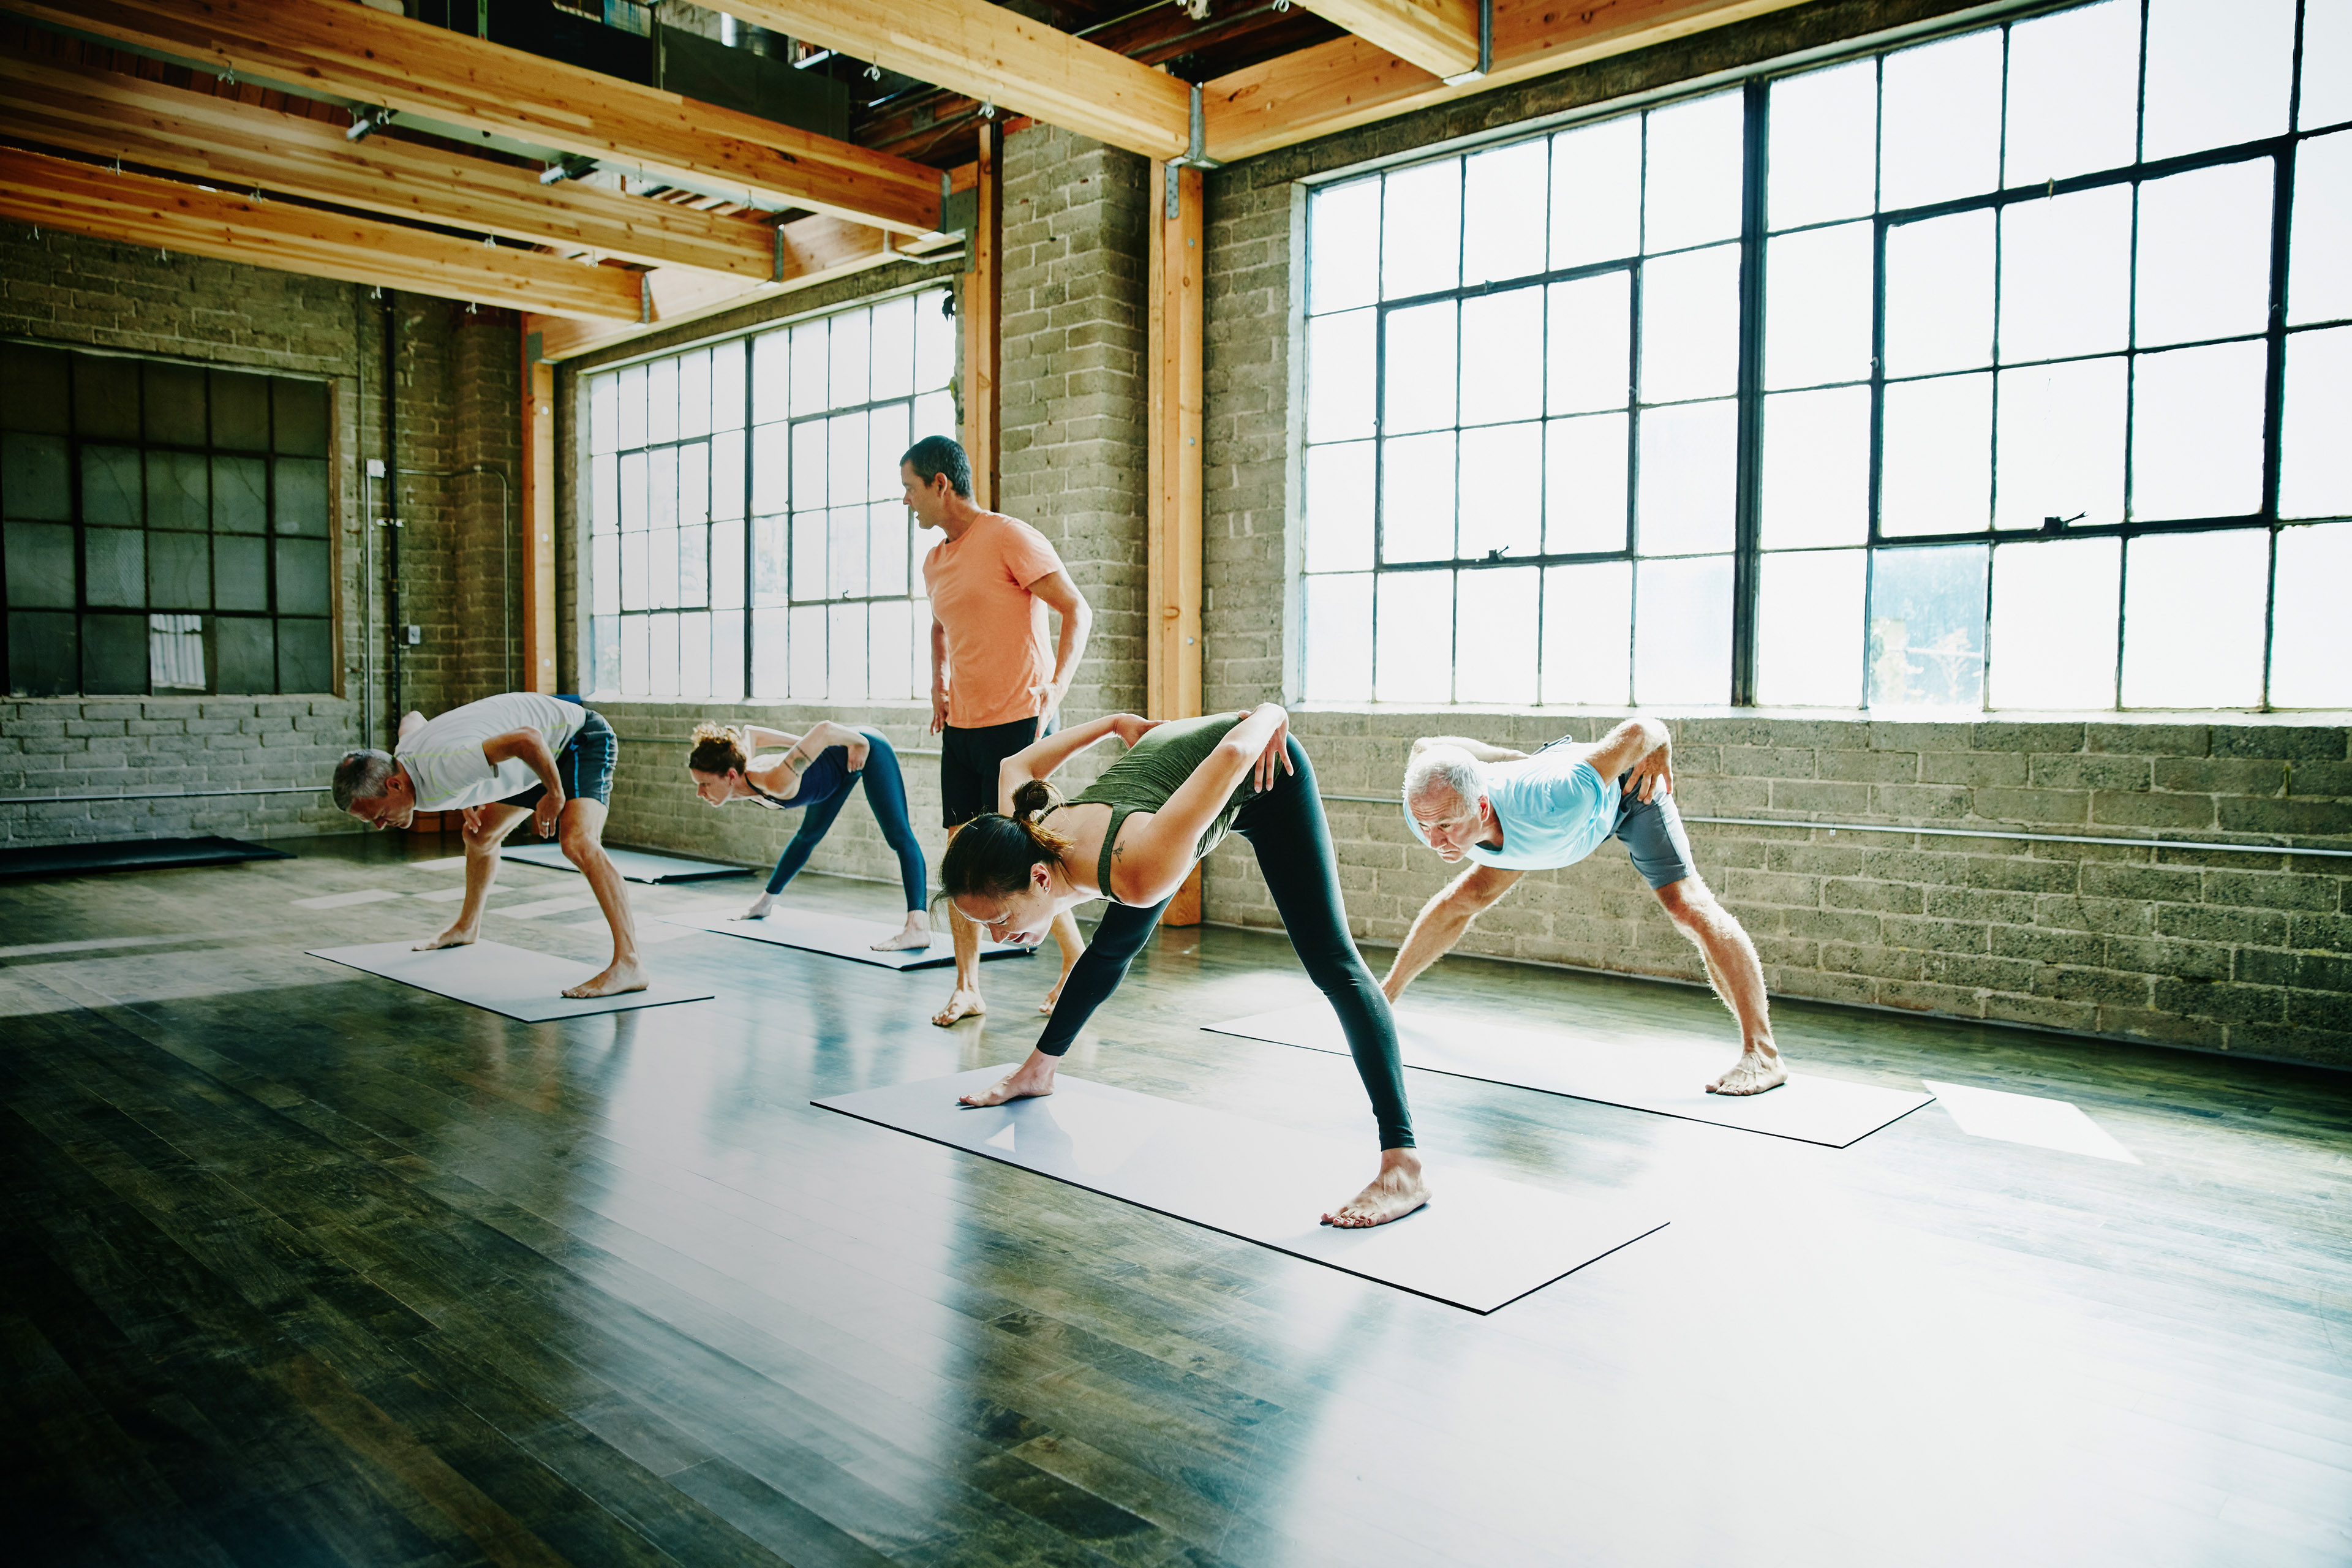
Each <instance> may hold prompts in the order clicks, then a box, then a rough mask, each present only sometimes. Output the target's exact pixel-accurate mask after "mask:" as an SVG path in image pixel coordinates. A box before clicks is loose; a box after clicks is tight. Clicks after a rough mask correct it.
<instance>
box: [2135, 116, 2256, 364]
mask: <svg viewBox="0 0 2352 1568" xmlns="http://www.w3.org/2000/svg"><path fill="white" fill-rule="evenodd" d="M2271 182H2272V164H2271V161H2270V160H2269V159H2268V158H2257V159H2255V160H2254V161H2253V162H2252V163H2227V164H2224V165H2222V166H2221V167H2220V168H2218V169H2197V170H2193V171H2191V172H2190V173H2189V174H2175V175H2173V176H2172V177H2171V178H2170V179H2167V180H2150V181H2148V182H2147V184H2143V185H2142V186H2140V188H2139V279H2138V283H2139V297H2138V300H2137V307H2136V314H2137V334H2136V335H2137V338H2138V341H2139V342H2140V343H2142V344H2143V345H2146V344H2149V343H2183V342H2195V341H2196V340H2198V339H2200V338H2223V337H2230V336H2232V335H2234V334H2236V333H2240V332H2259V331H2262V330H2263V320H2264V318H2265V317H2267V316H2268V314H2269V312H2270V297H2271Z"/></svg>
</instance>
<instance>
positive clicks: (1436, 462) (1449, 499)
mask: <svg viewBox="0 0 2352 1568" xmlns="http://www.w3.org/2000/svg"><path fill="white" fill-rule="evenodd" d="M1453 555H1454V432H1453V431H1451V430H1439V431H1435V432H1433V434H1430V435H1427V436H1402V437H1398V438H1397V439H1395V440H1393V441H1383V442H1381V560H1382V561H1384V562H1390V563H1393V562H1398V561H1446V560H1450V559H1452V558H1453Z"/></svg>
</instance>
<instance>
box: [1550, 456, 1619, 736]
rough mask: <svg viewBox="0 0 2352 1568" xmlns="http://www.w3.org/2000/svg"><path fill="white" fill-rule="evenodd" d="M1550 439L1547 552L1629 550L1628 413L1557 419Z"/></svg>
mask: <svg viewBox="0 0 2352 1568" xmlns="http://www.w3.org/2000/svg"><path fill="white" fill-rule="evenodd" d="M1544 439H1545V442H1546V447H1545V452H1544V552H1545V553H1546V554H1548V555H1580V554H1584V553H1586V552H1600V551H1603V550H1622V549H1624V548H1625V488H1626V487H1625V463H1626V457H1627V450H1626V441H1625V416H1624V415H1622V414H1592V415H1587V416H1585V417H1583V418H1581V419H1555V420H1553V421H1552V422H1551V423H1550V424H1549V426H1546V427H1545V435H1544ZM1546 700H1549V699H1546ZM1619 700H1622V699H1619Z"/></svg>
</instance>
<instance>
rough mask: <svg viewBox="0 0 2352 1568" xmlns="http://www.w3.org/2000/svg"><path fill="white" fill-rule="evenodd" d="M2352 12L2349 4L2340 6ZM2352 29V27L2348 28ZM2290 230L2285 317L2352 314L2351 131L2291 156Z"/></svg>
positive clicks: (2311, 143)
mask: <svg viewBox="0 0 2352 1568" xmlns="http://www.w3.org/2000/svg"><path fill="white" fill-rule="evenodd" d="M2344 9H2345V10H2346V12H2347V15H2352V7H2345V8H2344ZM2347 31H2352V27H2347ZM2347 256H2352V131H2339V132H2336V134H2335V135H2333V136H2320V137H2315V138H2314V139H2313V140H2311V141H2309V142H2305V143H2304V144H2303V145H2302V146H2301V147H2300V148H2298V149H2296V151H2295V155H2294V234H2293V236H2292V237H2291V238H2290V240H2289V242H2288V246H2287V279H2286V307H2287V308H2286V319H2287V320H2288V321H2342V320H2344V319H2345V318H2346V317H2347V316H2352V267H2347V266H2346V265H2345V264H2344V258H2346V257H2347Z"/></svg>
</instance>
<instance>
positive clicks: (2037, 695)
mask: <svg viewBox="0 0 2352 1568" xmlns="http://www.w3.org/2000/svg"><path fill="white" fill-rule="evenodd" d="M2120 543H2121V542H2120V541H2118V540H2114V539H2067V540H2060V541H2057V542H2053V543H2048V544H2044V543H2041V542H2035V543H2032V544H2004V545H2001V546H2000V548H1998V549H1996V550H1995V551H1994V552H1993V559H1992V635H1991V641H1992V704H1991V705H1992V706H1993V707H1995V708H2052V709H2075V708H2112V707H2113V706H2115V700H2116V585H2117V584H2116V577H2117V574H2118V568H2119V567H2120V565H2121V563H2122V552H2121V550H2120V548H2119V546H2120Z"/></svg>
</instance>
